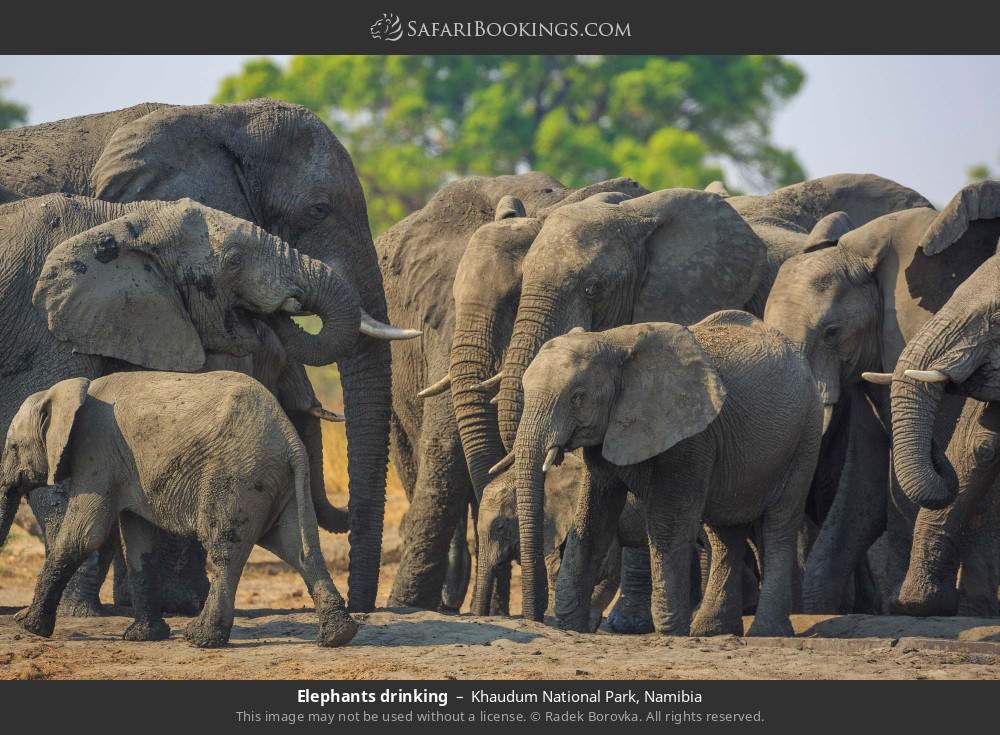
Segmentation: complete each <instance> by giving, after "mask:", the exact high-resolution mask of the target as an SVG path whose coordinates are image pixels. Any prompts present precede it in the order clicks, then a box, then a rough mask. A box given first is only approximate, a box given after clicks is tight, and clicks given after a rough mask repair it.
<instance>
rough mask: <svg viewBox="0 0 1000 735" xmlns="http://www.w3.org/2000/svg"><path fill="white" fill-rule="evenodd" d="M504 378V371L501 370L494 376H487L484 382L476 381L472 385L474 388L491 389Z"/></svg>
mask: <svg viewBox="0 0 1000 735" xmlns="http://www.w3.org/2000/svg"><path fill="white" fill-rule="evenodd" d="M501 380H503V373H502V372H499V373H497V374H496V375H494V376H493V377H492V378H487V379H486V380H484V381H483V382H482V383H476V384H475V385H474V386H472V390H489V389H490V388H493V387H494V386H497V385H500V381H501Z"/></svg>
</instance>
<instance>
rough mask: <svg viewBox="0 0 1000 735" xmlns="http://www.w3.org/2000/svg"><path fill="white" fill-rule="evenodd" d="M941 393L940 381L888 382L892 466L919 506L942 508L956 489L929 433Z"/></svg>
mask: <svg viewBox="0 0 1000 735" xmlns="http://www.w3.org/2000/svg"><path fill="white" fill-rule="evenodd" d="M899 370H900V368H899V367H897V372H899ZM943 395H944V386H943V385H942V384H941V383H934V384H926V383H918V382H917V381H915V380H914V379H912V378H909V377H901V378H897V379H894V380H893V381H892V424H893V432H892V464H893V469H894V470H895V471H896V477H897V478H898V479H899V484H900V486H901V487H902V489H903V492H904V493H906V496H907V497H908V498H909V499H910V500H911V501H913V502H914V503H916V504H917V505H919V506H921V507H923V508H931V509H937V508H943V507H944V506H946V505H948V504H949V503H950V502H951V501H952V500H954V498H955V495H956V494H957V492H958V478H957V477H956V476H955V470H954V468H953V467H952V466H951V463H950V462H949V461H948V459H947V458H946V457H945V455H944V452H943V451H942V450H941V448H940V447H939V446H938V444H937V442H935V441H934V436H933V434H934V419H935V417H936V415H937V410H938V405H939V404H940V403H941V399H942V397H943Z"/></svg>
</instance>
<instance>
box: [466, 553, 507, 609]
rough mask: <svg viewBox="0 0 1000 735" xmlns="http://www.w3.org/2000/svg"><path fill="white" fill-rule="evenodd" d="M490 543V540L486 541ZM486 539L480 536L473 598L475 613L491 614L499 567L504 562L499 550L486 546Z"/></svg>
mask: <svg viewBox="0 0 1000 735" xmlns="http://www.w3.org/2000/svg"><path fill="white" fill-rule="evenodd" d="M486 543H489V542H486ZM485 545H486V544H484V539H483V537H482V536H480V543H479V550H478V552H479V553H478V554H477V556H476V590H475V592H476V594H475V595H474V596H473V598H472V614H473V615H482V616H485V615H489V614H490V612H491V610H490V607H491V604H490V603H491V601H492V600H493V591H494V588H495V587H496V581H497V567H498V566H499V565H500V564H501V563H502V562H501V560H500V555H499V551H498V550H497V549H495V548H493V546H492V544H491V545H490V547H489V548H484V546H485Z"/></svg>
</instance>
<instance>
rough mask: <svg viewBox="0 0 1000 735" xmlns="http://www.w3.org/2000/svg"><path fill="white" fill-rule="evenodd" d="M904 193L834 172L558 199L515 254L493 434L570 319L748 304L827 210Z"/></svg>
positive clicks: (857, 212) (874, 179) (855, 213)
mask: <svg viewBox="0 0 1000 735" xmlns="http://www.w3.org/2000/svg"><path fill="white" fill-rule="evenodd" d="M913 201H919V202H920V203H926V200H924V199H923V197H921V196H920V195H919V194H917V193H916V192H914V191H912V190H911V189H907V188H906V187H903V186H900V185H899V184H896V183H895V182H892V181H889V180H887V179H883V178H881V177H878V176H871V175H866V174H838V175H835V176H828V177H825V178H822V179H815V180H813V181H807V182H804V183H802V184H796V185H794V186H790V187H785V188H784V189H779V190H777V191H776V192H773V193H772V194H768V195H766V196H759V197H731V198H728V199H724V198H722V197H721V196H720V195H717V194H713V193H708V192H700V191H693V190H688V189H665V190H663V191H659V192H655V193H653V194H648V195H646V196H644V197H638V198H636V199H633V200H631V201H625V202H621V203H620V204H614V203H610V202H607V201H601V200H600V199H599V198H595V199H591V200H587V201H584V202H580V203H578V204H575V205H573V206H572V207H563V208H560V209H559V210H557V211H556V212H554V213H553V214H552V215H551V216H550V217H549V218H548V219H547V220H546V221H545V223H544V224H543V225H542V227H541V230H540V232H539V234H538V236H537V238H536V239H535V242H534V244H533V245H532V247H531V249H530V251H529V253H528V255H527V256H526V258H525V260H524V265H523V271H524V273H525V274H526V275H525V277H524V279H523V282H522V286H521V298H520V305H519V308H518V313H517V318H516V321H515V325H514V329H513V334H512V336H511V339H510V345H509V347H508V349H507V352H506V356H505V359H504V362H503V367H502V373H503V377H502V380H501V384H500V394H499V398H498V420H499V426H500V434H501V437H502V439H503V442H504V445H505V446H506V447H507V448H508V449H509V448H511V447H512V446H513V438H514V435H515V433H516V430H517V424H518V420H519V418H520V414H521V408H522V404H523V396H522V390H521V376H522V375H523V373H524V371H525V369H526V368H527V366H528V364H530V362H531V360H532V359H533V358H534V356H535V355H536V354H537V352H538V350H539V348H540V347H541V345H542V344H543V343H544V342H545V341H547V340H549V339H551V338H553V337H556V336H558V335H561V334H565V333H566V332H568V331H569V330H570V329H572V328H573V327H582V328H584V329H589V330H602V329H607V328H610V327H613V326H617V325H621V324H629V323H635V322H642V321H669V322H675V323H680V324H691V323H694V322H696V321H698V320H699V319H701V318H703V317H705V316H706V315H708V314H711V313H713V312H715V311H718V310H720V309H726V308H744V307H745V308H747V309H748V310H750V311H752V312H754V313H756V314H758V315H760V314H762V313H763V307H764V303H765V301H766V295H767V293H768V291H769V289H770V286H771V283H772V282H773V278H774V275H775V274H776V272H777V270H778V268H779V267H780V264H781V263H782V262H784V260H786V259H787V258H789V257H791V256H792V255H793V254H797V253H799V252H801V251H802V250H803V249H805V248H807V247H808V246H809V245H810V243H812V242H815V241H817V240H818V241H824V242H825V241H827V240H829V239H831V236H830V235H829V234H828V231H831V230H832V231H833V232H837V231H838V227H839V226H840V224H839V223H840V220H841V218H840V217H839V216H838V215H836V213H837V212H845V213H846V214H847V215H848V217H849V218H850V220H851V221H853V222H854V223H855V224H857V223H863V222H866V221H868V220H869V219H871V218H872V217H874V216H877V215H879V214H883V213H885V212H891V211H895V210H896V209H898V208H900V207H901V206H906V203H907V202H913ZM909 206H914V205H913V204H909ZM828 218H829V219H828ZM813 230H816V232H815V233H813V234H812V235H811V233H812V231H813ZM811 237H812V239H811Z"/></svg>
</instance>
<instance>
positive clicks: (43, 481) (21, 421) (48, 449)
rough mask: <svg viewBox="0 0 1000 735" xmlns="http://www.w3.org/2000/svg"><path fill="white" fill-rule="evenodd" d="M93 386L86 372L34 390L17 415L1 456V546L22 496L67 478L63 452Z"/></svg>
mask: <svg viewBox="0 0 1000 735" xmlns="http://www.w3.org/2000/svg"><path fill="white" fill-rule="evenodd" d="M89 386H90V381H89V380H87V379H86V378H72V379H70V380H64V381H62V382H59V383H56V384H55V385H54V386H52V387H51V388H49V389H48V390H46V391H40V392H38V393H33V394H32V395H30V396H28V398H27V399H25V401H24V403H22V404H21V407H20V408H19V409H18V411H17V413H16V414H15V415H14V418H13V420H12V421H11V423H10V427H9V428H8V429H7V436H6V438H5V440H4V446H3V455H2V456H0V546H2V545H3V543H4V541H6V540H7V534H8V533H9V531H10V526H11V524H12V523H13V522H14V516H15V514H16V513H17V506H18V505H19V504H20V502H21V497H22V496H23V495H25V494H26V493H27V492H28V491H29V490H33V489H34V488H36V487H40V486H42V485H54V484H55V483H57V482H59V481H60V480H61V479H63V477H64V475H65V471H66V467H65V462H63V455H64V453H65V451H66V447H67V446H68V445H69V439H70V434H71V433H72V430H73V422H74V421H75V419H76V414H77V411H79V410H80V408H81V407H82V406H83V404H84V402H85V401H86V399H87V388H88V387H89Z"/></svg>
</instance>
